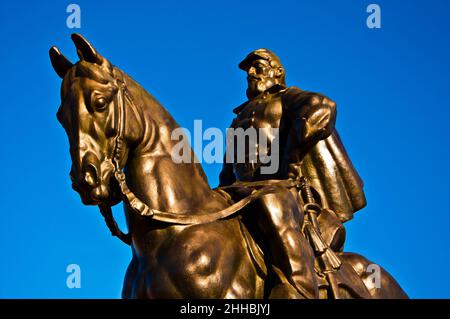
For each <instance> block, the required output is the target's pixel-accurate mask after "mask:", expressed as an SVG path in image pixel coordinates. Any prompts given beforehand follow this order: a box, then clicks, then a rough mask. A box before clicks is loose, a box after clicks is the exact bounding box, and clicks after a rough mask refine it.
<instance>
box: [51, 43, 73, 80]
mask: <svg viewBox="0 0 450 319" xmlns="http://www.w3.org/2000/svg"><path fill="white" fill-rule="evenodd" d="M49 55H50V61H51V62H52V66H53V69H54V70H55V72H56V73H57V74H58V75H59V77H60V78H61V79H62V78H64V76H65V75H66V73H67V71H68V70H69V69H70V68H71V67H72V66H73V64H72V62H70V61H69V60H68V59H67V58H66V57H65V56H64V55H62V54H61V52H59V50H58V48H57V47H51V48H50V51H49Z"/></svg>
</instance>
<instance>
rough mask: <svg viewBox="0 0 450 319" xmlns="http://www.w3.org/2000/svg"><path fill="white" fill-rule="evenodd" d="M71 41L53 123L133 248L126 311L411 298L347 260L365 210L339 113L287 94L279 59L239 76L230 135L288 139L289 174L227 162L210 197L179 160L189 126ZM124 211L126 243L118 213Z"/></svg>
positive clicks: (252, 65) (247, 67)
mask: <svg viewBox="0 0 450 319" xmlns="http://www.w3.org/2000/svg"><path fill="white" fill-rule="evenodd" d="M72 40H73V42H74V43H75V46H76V49H77V53H78V56H79V58H80V61H79V62H77V63H76V64H72V63H71V62H70V61H68V60H67V59H66V58H65V57H64V56H63V55H62V54H61V53H60V52H59V50H58V49H57V48H55V47H52V48H51V49H50V58H51V62H52V65H53V68H54V69H55V71H56V73H57V74H58V75H59V76H60V77H61V78H62V79H63V81H62V86H61V106H60V108H59V110H58V112H57V117H58V120H59V121H60V123H61V124H62V126H63V127H64V129H65V130H66V133H67V136H68V138H69V143H70V154H71V158H72V168H71V173H70V177H71V179H72V182H73V188H74V189H75V190H76V191H77V192H78V193H79V194H80V196H81V198H82V201H83V203H84V204H86V205H98V206H99V208H100V211H101V213H102V214H103V216H104V217H105V221H106V223H107V225H108V227H109V228H110V230H111V232H112V234H113V235H115V236H118V237H119V238H120V239H121V240H122V241H123V242H125V243H127V244H128V245H130V247H131V249H132V253H133V258H132V260H131V262H130V265H129V267H128V269H127V272H126V275H125V281H124V286H123V291H122V296H123V297H124V298H406V297H407V296H406V294H405V293H404V291H403V290H402V289H401V287H400V286H399V285H398V284H397V282H396V281H395V280H394V279H393V278H392V277H391V276H390V275H389V274H388V273H387V272H386V271H385V270H383V269H382V268H381V272H380V278H379V279H380V280H379V285H376V282H374V281H373V279H372V276H371V275H372V273H371V272H368V267H369V265H371V264H372V263H371V262H370V261H369V260H367V259H366V258H364V257H362V256H360V255H357V254H352V253H344V252H343V251H342V250H343V244H344V241H345V230H344V227H343V223H344V222H345V221H347V220H349V219H350V218H351V217H352V215H353V213H354V212H356V211H357V210H359V209H361V208H362V207H364V206H365V197H364V193H363V188H362V181H361V179H360V178H359V176H358V174H357V172H356V170H355V169H354V167H353V165H352V164H351V161H350V159H349V157H348V155H347V153H346V151H345V149H344V147H343V144H342V142H341V140H340V139H339V136H338V134H337V132H336V130H335V128H334V124H335V120H336V104H335V103H334V102H333V101H332V100H331V99H329V98H327V97H325V96H323V95H320V94H317V93H312V92H307V91H303V90H301V89H299V88H296V87H287V86H286V84H285V71H284V68H283V66H282V64H281V62H280V60H279V59H278V58H277V57H276V56H275V55H274V54H273V53H272V52H270V51H269V50H266V49H259V50H255V51H254V52H252V53H251V54H249V56H247V57H246V58H245V59H244V60H243V61H242V62H241V64H240V65H239V67H240V68H241V69H243V70H244V71H246V72H247V76H248V90H247V96H248V101H247V102H246V103H244V104H243V105H241V106H239V107H238V108H236V109H235V110H234V112H235V113H236V118H235V120H234V121H233V123H232V125H231V126H232V127H234V128H243V129H246V128H249V127H255V128H259V127H272V128H278V129H279V133H280V134H279V140H280V148H279V159H280V165H279V168H278V169H277V170H276V172H275V173H273V174H270V175H265V174H261V168H262V167H263V166H264V164H263V163H253V162H252V163H238V162H236V163H235V162H232V163H226V164H224V168H223V171H222V173H221V175H220V187H219V188H218V189H214V190H213V189H211V188H210V186H209V185H208V182H207V179H206V177H205V174H204V172H203V170H202V168H201V166H200V164H199V163H196V162H195V161H193V162H192V163H175V162H174V161H173V160H172V157H171V150H172V148H173V147H174V145H175V143H178V141H173V140H172V139H171V134H170V133H171V132H173V130H174V129H176V128H178V127H179V126H178V124H177V123H176V122H175V120H174V119H173V118H172V117H171V115H170V114H169V113H168V112H167V110H165V109H164V108H163V106H162V105H160V104H159V103H158V102H157V101H156V100H155V98H153V96H152V95H150V94H149V93H148V92H147V91H145V90H144V89H143V88H142V87H141V86H139V84H138V83H136V82H135V81H134V80H133V79H131V78H130V77H129V76H128V75H127V74H125V73H124V72H123V71H121V70H120V69H119V68H117V67H116V66H114V65H112V64H111V63H110V62H109V61H108V60H107V59H105V58H104V57H103V56H101V55H100V54H99V53H98V52H97V51H96V49H94V47H93V46H92V45H91V44H90V43H89V42H88V41H87V40H86V39H84V38H83V37H82V36H81V35H79V34H73V35H72ZM186 143H187V142H186ZM188 147H189V146H188ZM269 149H270V145H269ZM189 150H190V151H191V153H192V154H191V155H192V156H191V158H194V155H193V152H192V150H191V149H190V147H189ZM249 164H251V165H249ZM122 170H123V171H122ZM120 201H123V202H124V209H125V214H126V220H127V225H128V229H129V233H128V234H124V233H122V232H121V231H120V230H119V229H118V227H117V224H116V223H115V221H114V218H113V217H112V213H111V206H112V205H115V204H117V203H119V202H120Z"/></svg>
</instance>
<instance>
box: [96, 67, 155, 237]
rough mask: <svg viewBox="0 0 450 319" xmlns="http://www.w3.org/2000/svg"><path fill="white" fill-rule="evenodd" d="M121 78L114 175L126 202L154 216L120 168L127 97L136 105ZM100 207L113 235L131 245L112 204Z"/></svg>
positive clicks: (118, 82)
mask: <svg viewBox="0 0 450 319" xmlns="http://www.w3.org/2000/svg"><path fill="white" fill-rule="evenodd" d="M116 70H117V72H120V71H118V69H115V71H116ZM120 73H121V72H120ZM121 78H122V79H118V78H116V84H117V87H118V91H117V93H116V95H115V98H114V100H115V101H114V108H115V114H116V115H117V116H115V118H116V120H115V122H116V123H115V127H116V130H115V131H116V136H115V137H114V151H113V157H112V162H113V165H114V173H113V175H114V178H115V179H116V181H117V182H118V184H119V187H120V191H121V193H122V199H123V200H124V201H125V202H126V204H128V205H129V207H131V208H132V209H133V210H135V211H136V212H138V213H139V214H140V215H143V216H152V215H153V211H152V209H150V208H149V207H148V206H147V205H146V204H145V203H144V202H142V201H141V200H139V199H138V198H137V197H136V196H135V195H134V194H133V193H132V192H131V191H130V189H129V188H128V186H127V184H126V178H125V174H124V173H123V172H122V170H121V168H120V161H121V156H122V153H123V151H124V146H125V140H124V135H125V106H126V103H125V99H126V98H128V100H129V102H130V103H131V104H133V106H134V101H133V98H132V96H131V94H130V92H129V91H128V88H127V86H126V83H125V81H124V79H123V74H121ZM99 208H100V212H101V214H102V215H103V217H104V218H105V222H106V225H107V226H108V228H109V230H110V231H111V234H112V235H113V236H116V237H117V238H119V239H120V240H121V241H123V242H124V243H125V244H127V245H131V242H132V238H131V233H127V234H125V233H124V232H122V231H121V230H120V228H119V226H118V225H117V222H116V221H115V219H114V216H113V214H112V209H111V206H108V205H103V204H101V205H99Z"/></svg>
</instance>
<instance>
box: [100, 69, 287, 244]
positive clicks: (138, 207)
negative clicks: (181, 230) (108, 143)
mask: <svg viewBox="0 0 450 319" xmlns="http://www.w3.org/2000/svg"><path fill="white" fill-rule="evenodd" d="M122 78H123V77H122ZM116 81H117V84H118V88H119V90H118V92H117V94H116V97H115V100H116V101H115V103H114V104H115V111H116V114H118V116H117V122H116V127H117V130H116V136H115V138H114V139H115V146H114V153H113V160H112V161H113V165H114V178H115V179H116V181H117V183H118V184H119V187H120V192H121V194H122V200H123V201H124V203H125V204H126V205H128V207H130V208H132V209H133V210H134V211H135V212H136V213H138V214H139V215H141V216H145V217H151V218H152V219H153V220H156V221H160V222H165V223H170V224H178V225H194V224H205V223H210V222H213V221H216V220H219V219H224V218H227V217H230V216H231V215H233V214H235V213H236V212H238V211H240V210H241V209H242V208H244V207H245V206H247V205H248V204H249V203H251V202H253V201H254V200H255V199H257V198H258V197H260V196H262V195H265V194H269V193H273V192H274V190H273V188H272V187H270V186H271V185H274V184H279V183H281V184H283V185H284V184H286V183H287V184H289V186H295V185H296V183H295V181H293V180H292V181H291V180H282V181H276V183H268V184H267V185H265V186H269V187H263V188H261V189H258V190H253V191H252V192H251V194H250V195H248V196H246V197H245V198H243V199H241V200H239V201H238V202H236V203H234V204H232V205H231V206H228V207H227V208H225V209H222V210H219V211H215V212H201V213H198V214H195V215H190V214H187V213H184V214H181V213H172V212H163V211H159V210H157V209H152V208H150V207H148V206H147V205H146V204H145V203H144V202H143V201H141V200H140V199H139V198H137V197H136V195H135V194H133V192H132V191H131V190H130V189H129V188H128V185H127V183H126V176H125V173H124V172H123V171H122V170H121V168H120V160H121V154H122V152H123V149H124V146H125V141H124V134H125V105H126V103H125V98H128V100H129V102H130V103H131V104H133V105H135V104H134V101H133V98H132V96H131V94H130V93H129V91H128V89H127V87H126V84H125V82H124V81H123V80H119V79H117V80H116ZM244 184H246V183H244ZM249 184H252V183H249ZM287 184H286V185H287ZM242 186H247V185H242ZM248 186H250V185H248ZM230 187H233V186H230ZM237 187H239V186H237ZM224 189H225V188H224ZM99 208H100V212H101V214H102V215H103V217H104V218H105V223H106V225H107V226H108V228H109V230H110V231H111V235H113V236H116V237H117V238H119V239H120V240H121V241H122V242H124V243H125V244H127V245H131V244H132V236H131V233H127V234H125V233H123V232H122V231H121V230H120V228H119V226H118V225H117V223H116V221H115V219H114V216H113V214H112V209H111V206H108V205H99Z"/></svg>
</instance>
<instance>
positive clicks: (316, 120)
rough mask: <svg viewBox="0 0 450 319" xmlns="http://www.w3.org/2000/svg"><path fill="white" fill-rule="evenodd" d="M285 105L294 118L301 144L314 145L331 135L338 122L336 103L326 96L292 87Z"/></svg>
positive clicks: (287, 94) (285, 95)
mask: <svg viewBox="0 0 450 319" xmlns="http://www.w3.org/2000/svg"><path fill="white" fill-rule="evenodd" d="M283 99H284V103H283V104H284V105H286V106H287V111H288V112H289V115H290V116H291V118H292V119H293V125H294V128H295V131H296V133H297V136H298V139H299V142H300V144H302V145H314V144H316V143H317V142H318V141H320V140H323V139H325V138H327V137H328V136H330V134H331V133H332V132H333V130H334V125H335V122H336V103H334V102H333V101H332V100H331V99H329V98H327V97H326V96H324V95H322V94H319V93H313V92H307V91H301V90H300V89H298V88H290V89H288V90H287V92H286V93H285V94H284V97H283Z"/></svg>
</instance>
